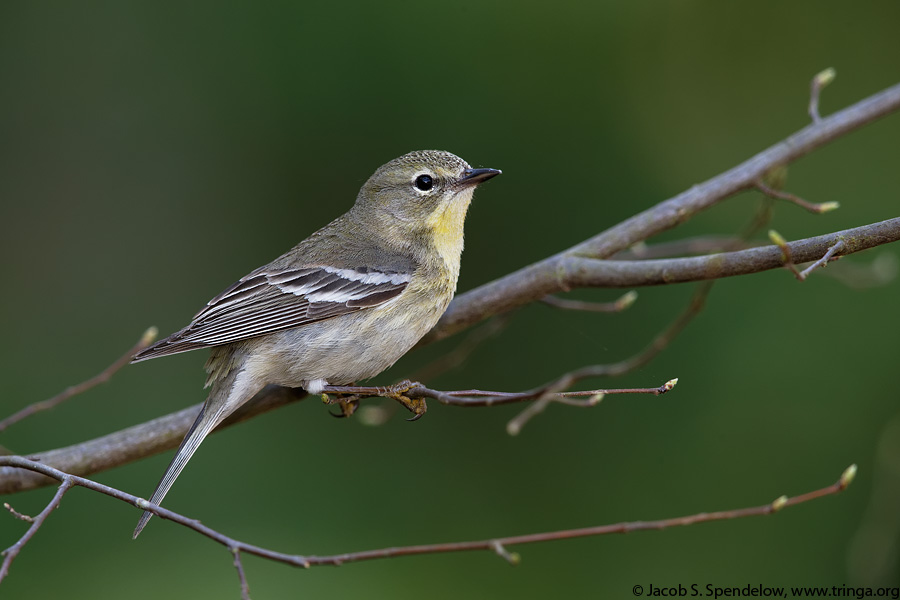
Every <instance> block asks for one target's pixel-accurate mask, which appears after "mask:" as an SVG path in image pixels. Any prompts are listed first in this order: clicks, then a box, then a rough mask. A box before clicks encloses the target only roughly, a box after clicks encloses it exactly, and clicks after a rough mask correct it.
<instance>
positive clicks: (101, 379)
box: [0, 327, 159, 431]
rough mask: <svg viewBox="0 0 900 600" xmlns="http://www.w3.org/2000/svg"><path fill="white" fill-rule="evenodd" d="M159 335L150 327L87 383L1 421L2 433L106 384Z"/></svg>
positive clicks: (73, 387)
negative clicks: (14, 425) (23, 420)
mask: <svg viewBox="0 0 900 600" xmlns="http://www.w3.org/2000/svg"><path fill="white" fill-rule="evenodd" d="M158 333H159V331H158V330H157V329H156V327H150V328H149V329H147V331H145V332H144V334H143V335H142V336H141V339H140V340H138V342H137V343H136V344H135V345H134V346H132V347H131V348H130V349H129V350H128V351H127V352H125V354H123V355H122V356H120V357H119V358H117V359H116V360H115V362H113V363H112V364H111V365H109V366H108V367H106V368H105V369H103V371H101V372H100V373H98V374H97V375H94V376H93V377H91V378H90V379H88V380H87V381H82V382H81V383H79V384H78V385H73V386H69V387H67V388H66V389H65V390H63V391H62V392H60V393H59V394H57V395H56V396H53V397H52V398H50V399H48V400H42V401H40V402H35V403H34V404H30V405H28V406H26V407H25V408H23V409H22V410H20V411H18V412H16V413H14V414H12V415H10V416H8V417H6V418H5V419H3V420H0V431H3V430H5V429H6V428H7V427H9V426H10V425H13V424H15V423H18V422H19V421H21V420H22V419H24V418H26V417H29V416H31V415H33V414H35V413H38V412H41V411H44V410H50V409H51V408H54V407H55V406H59V405H60V404H62V403H63V402H65V401H66V400H68V399H69V398H71V397H72V396H76V395H78V394H81V393H84V392H86V391H88V390H89V389H91V388H93V387H96V386H98V385H100V384H101V383H106V382H107V381H109V380H110V378H111V377H112V376H113V375H114V374H115V373H116V371H118V370H119V369H121V368H122V367H124V366H125V365H127V364H128V363H130V362H131V357H132V356H134V355H135V354H137V353H138V352H140V351H141V350H143V349H144V348H146V347H147V346H149V345H150V344H152V343H153V340H155V339H156V336H157V334H158Z"/></svg>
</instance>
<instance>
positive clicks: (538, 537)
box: [0, 456, 856, 598]
mask: <svg viewBox="0 0 900 600" xmlns="http://www.w3.org/2000/svg"><path fill="white" fill-rule="evenodd" d="M0 465H3V466H5V468H17V469H26V470H29V471H34V472H37V473H41V474H43V475H45V476H47V477H52V478H53V479H56V480H57V481H60V482H61V485H60V487H59V489H58V490H57V493H56V495H55V496H54V497H53V500H51V502H50V504H48V505H47V507H46V508H45V509H44V510H43V511H42V512H41V515H43V518H46V515H47V514H49V513H50V512H52V511H53V510H54V509H55V508H56V507H57V506H58V505H59V501H60V499H61V498H62V495H63V494H64V493H65V492H66V491H67V490H68V489H69V488H71V487H73V486H80V487H84V488H87V489H90V490H93V491H95V492H100V493H101V494H106V495H107V496H112V497H113V498H116V499H118V500H121V501H123V502H127V503H128V504H131V505H133V506H136V507H137V508H139V509H140V510H142V511H143V510H146V511H150V512H152V513H153V514H155V515H157V516H159V517H161V518H163V519H168V520H170V521H174V522H176V523H178V524H179V525H183V526H185V527H187V528H189V529H192V530H194V531H196V532H197V533H200V534H202V535H204V536H206V537H208V538H210V539H211V540H213V541H215V542H217V543H219V544H221V545H223V546H225V547H226V548H227V549H228V551H229V552H230V553H231V554H232V560H233V564H234V566H235V568H236V569H237V571H238V577H239V581H240V584H241V593H242V596H243V597H245V598H246V597H248V594H249V586H248V584H247V579H246V575H245V573H244V568H243V564H242V563H241V560H240V555H241V553H246V554H253V555H256V556H259V557H262V558H265V559H268V560H272V561H276V562H280V563H284V564H288V565H292V566H295V567H303V568H309V567H314V566H323V565H334V566H337V565H342V564H344V563H348V562H359V561H364V560H374V559H381V558H392V557H399V556H412V555H418V554H440V553H446V552H464V551H472V550H489V551H491V552H494V553H495V554H498V555H499V556H501V557H502V558H504V559H505V560H507V561H508V562H511V563H513V564H515V563H516V562H518V557H517V556H516V555H515V554H510V553H509V552H507V551H506V547H507V546H514V545H518V544H533V543H538V542H549V541H554V540H564V539H572V538H579V537H590V536H598V535H609V534H612V533H631V532H635V531H646V530H660V529H666V528H668V527H684V526H688V525H694V524H696V523H708V522H711V521H724V520H729V519H740V518H744V517H752V516H762V515H770V514H773V513H776V512H778V511H780V510H782V509H784V508H787V507H789V506H796V505H797V504H802V503H804V502H809V501H811V500H816V499H818V498H823V497H825V496H831V495H834V494H838V493H840V492H842V491H844V490H845V489H847V487H848V486H849V485H850V483H851V482H852V481H853V478H854V476H855V474H856V465H851V466H850V467H848V468H847V469H845V470H844V472H843V474H842V475H841V477H840V479H838V481H836V482H835V483H834V484H832V485H830V486H827V487H824V488H821V489H818V490H814V491H811V492H807V493H805V494H801V495H799V496H794V497H792V498H788V497H787V496H781V497H779V498H776V499H775V500H774V501H773V502H770V503H768V504H763V505H761V506H756V507H751V508H740V509H735V510H725V511H718V512H709V513H707V512H703V513H698V514H695V515H689V516H683V517H675V518H670V519H660V520H657V521H632V522H625V523H616V524H613V525H599V526H595V527H583V528H578V529H565V530H557V531H549V532H543V533H532V534H526V535H518V536H509V537H502V538H494V539H489V540H480V541H472V542H451V543H444V544H426V545H420V546H401V547H395V548H383V549H379V550H366V551H362V552H348V553H344V554H334V555H324V556H304V555H299V554H286V553H283V552H276V551H274V550H269V549H266V548H262V547H260V546H254V545H252V544H247V543H245V542H241V541H239V540H236V539H234V538H232V537H229V536H226V535H224V534H222V533H219V532H218V531H216V530H214V529H212V528H210V527H207V526H206V525H203V524H202V523H201V522H200V521H197V520H196V519H190V518H188V517H185V516H183V515H181V514H179V513H176V512H173V511H171V510H168V509H166V508H163V507H161V506H157V505H155V504H151V503H149V502H147V501H146V500H144V499H143V498H139V497H137V496H133V495H131V494H128V493H126V492H123V491H121V490H117V489H115V488H112V487H109V486H106V485H103V484H101V483H97V482H96V481H92V480H90V479H85V478H83V477H78V476H75V475H70V474H68V473H64V472H62V471H59V470H58V469H54V468H52V467H49V466H47V465H44V464H41V463H39V462H35V461H32V460H28V459H26V458H24V457H21V456H0ZM41 515H39V516H38V517H36V518H35V523H34V524H32V526H31V527H30V528H29V529H28V531H27V532H26V533H25V535H24V536H22V538H21V539H20V540H19V541H18V542H16V543H15V544H14V545H13V546H11V547H10V548H9V549H7V550H6V551H4V552H3V554H4V555H5V557H6V559H5V560H4V563H3V568H2V570H0V581H2V579H3V577H4V576H5V575H6V574H7V572H8V568H9V563H10V562H12V558H13V557H14V556H15V555H16V554H18V553H19V551H20V550H21V549H22V547H24V545H25V544H26V543H27V542H28V541H29V540H30V539H31V537H33V536H34V534H35V533H36V532H37V530H38V529H39V528H40V525H41V523H42V522H43V519H41ZM38 519H41V523H38V522H37V521H38ZM13 549H15V550H13Z"/></svg>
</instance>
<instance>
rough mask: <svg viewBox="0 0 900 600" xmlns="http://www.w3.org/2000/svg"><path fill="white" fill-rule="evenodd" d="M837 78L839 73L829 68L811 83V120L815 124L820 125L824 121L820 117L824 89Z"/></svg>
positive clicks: (817, 75) (818, 74)
mask: <svg viewBox="0 0 900 600" xmlns="http://www.w3.org/2000/svg"><path fill="white" fill-rule="evenodd" d="M836 76H837V72H836V71H835V70H834V69H832V68H830V67H829V68H827V69H825V70H824V71H822V72H820V73H817V74H816V76H815V77H813V78H812V81H810V82H809V110H808V112H809V118H810V119H812V121H813V123H820V122H821V121H822V117H820V116H819V95H820V94H821V93H822V89H823V88H824V87H825V86H826V85H828V84H829V83H831V82H832V81H834V78H835V77H836Z"/></svg>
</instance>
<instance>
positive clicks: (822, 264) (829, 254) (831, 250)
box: [797, 240, 844, 281]
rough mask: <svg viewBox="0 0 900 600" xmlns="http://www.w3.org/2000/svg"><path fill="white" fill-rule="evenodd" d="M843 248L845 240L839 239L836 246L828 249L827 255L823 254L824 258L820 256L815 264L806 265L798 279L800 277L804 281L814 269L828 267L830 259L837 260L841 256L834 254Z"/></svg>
mask: <svg viewBox="0 0 900 600" xmlns="http://www.w3.org/2000/svg"><path fill="white" fill-rule="evenodd" d="M843 248H844V240H838V243H837V244H835V245H834V246H832V247H831V248H829V249H828V252H826V253H825V256H823V257H822V258H820V259H819V260H817V261H816V262H814V263H813V264H811V265H809V266H808V267H806V268H805V269H803V270H802V271H800V274H799V275H798V276H797V277H798V279H800V281H803V280H805V279H806V278H807V277H809V274H810V273H812V272H813V271H814V270H816V269H818V268H820V267H827V266H828V261H830V260H832V259H834V260H837V259H838V258H840V256H835V255H834V254H835V253H836V252H839V251H840V250H842V249H843Z"/></svg>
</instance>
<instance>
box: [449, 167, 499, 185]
mask: <svg viewBox="0 0 900 600" xmlns="http://www.w3.org/2000/svg"><path fill="white" fill-rule="evenodd" d="M502 172H503V171H501V170H500V169H466V170H465V171H463V174H462V177H460V178H459V180H458V181H457V182H456V183H457V185H460V186H463V187H468V186H470V185H478V184H479V183H483V182H485V181H487V180H488V179H490V178H491V177H496V176H497V175H499V174H500V173H502Z"/></svg>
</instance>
